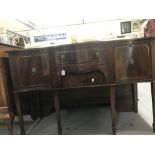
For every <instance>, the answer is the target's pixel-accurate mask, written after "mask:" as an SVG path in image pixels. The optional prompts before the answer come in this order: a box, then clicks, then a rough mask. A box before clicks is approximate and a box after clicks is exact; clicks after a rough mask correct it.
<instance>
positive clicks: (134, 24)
mask: <svg viewBox="0 0 155 155" xmlns="http://www.w3.org/2000/svg"><path fill="white" fill-rule="evenodd" d="M131 31H132V32H137V31H140V22H139V21H132V22H131Z"/></svg>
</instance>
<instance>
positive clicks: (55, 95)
mask: <svg viewBox="0 0 155 155" xmlns="http://www.w3.org/2000/svg"><path fill="white" fill-rule="evenodd" d="M53 97H54V105H55V111H56V115H57V123H58V134H59V135H62V127H61V114H60V106H59V97H58V92H57V91H53Z"/></svg>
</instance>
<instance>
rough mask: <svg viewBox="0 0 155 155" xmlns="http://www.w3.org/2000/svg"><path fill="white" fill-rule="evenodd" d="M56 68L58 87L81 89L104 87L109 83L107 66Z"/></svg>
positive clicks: (71, 65) (82, 65) (87, 65)
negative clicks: (83, 87)
mask: <svg viewBox="0 0 155 155" xmlns="http://www.w3.org/2000/svg"><path fill="white" fill-rule="evenodd" d="M63 71H64V74H62V68H61V66H57V76H58V80H59V86H60V87H81V86H91V85H104V84H107V83H109V69H108V66H107V65H104V64H97V63H87V64H70V65H64V67H63Z"/></svg>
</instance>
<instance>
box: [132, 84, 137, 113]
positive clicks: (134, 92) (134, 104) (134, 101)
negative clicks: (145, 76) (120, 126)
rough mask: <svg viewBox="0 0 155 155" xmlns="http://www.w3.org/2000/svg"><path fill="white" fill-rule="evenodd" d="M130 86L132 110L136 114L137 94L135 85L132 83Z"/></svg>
mask: <svg viewBox="0 0 155 155" xmlns="http://www.w3.org/2000/svg"><path fill="white" fill-rule="evenodd" d="M131 85H132V96H133V110H134V112H135V113H137V112H138V94H137V84H136V83H133V84H131Z"/></svg>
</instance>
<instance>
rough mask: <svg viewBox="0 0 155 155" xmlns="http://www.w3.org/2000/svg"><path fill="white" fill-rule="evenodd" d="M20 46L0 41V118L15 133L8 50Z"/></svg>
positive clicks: (11, 132) (10, 131)
mask: <svg viewBox="0 0 155 155" xmlns="http://www.w3.org/2000/svg"><path fill="white" fill-rule="evenodd" d="M13 49H19V48H18V47H14V46H10V45H6V44H2V43H0V120H2V121H4V123H5V124H6V126H7V128H8V130H9V133H10V134H13V120H14V116H15V115H14V111H15V109H14V108H15V107H14V97H13V88H12V80H11V74H10V67H9V59H8V55H7V53H6V51H8V50H13Z"/></svg>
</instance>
